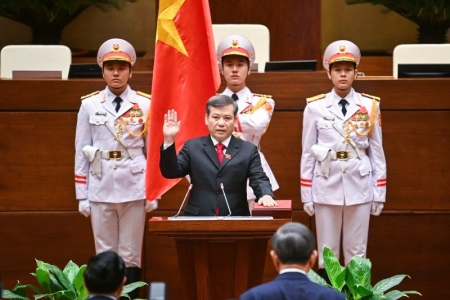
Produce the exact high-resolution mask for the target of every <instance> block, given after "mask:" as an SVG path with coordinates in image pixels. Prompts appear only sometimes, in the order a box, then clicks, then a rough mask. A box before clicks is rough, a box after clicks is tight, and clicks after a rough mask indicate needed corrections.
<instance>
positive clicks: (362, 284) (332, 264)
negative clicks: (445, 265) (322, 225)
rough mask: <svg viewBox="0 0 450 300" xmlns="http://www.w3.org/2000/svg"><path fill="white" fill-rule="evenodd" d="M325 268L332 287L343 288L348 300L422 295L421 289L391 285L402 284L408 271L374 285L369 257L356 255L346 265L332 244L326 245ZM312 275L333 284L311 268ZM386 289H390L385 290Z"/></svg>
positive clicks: (313, 278) (317, 281) (390, 298)
mask: <svg viewBox="0 0 450 300" xmlns="http://www.w3.org/2000/svg"><path fill="white" fill-rule="evenodd" d="M323 259H324V265H325V270H326V272H327V275H328V277H329V279H330V283H331V287H332V288H334V289H335V290H338V291H340V292H342V293H343V294H344V295H345V297H346V299H347V300H357V299H361V300H380V299H386V300H395V299H400V298H402V297H408V294H415V295H420V296H422V295H421V294H420V293H419V292H417V291H402V292H401V291H398V290H392V291H389V292H387V291H388V290H389V289H391V288H393V287H394V286H396V285H398V284H400V282H402V280H403V279H404V278H405V277H409V276H408V275H395V276H392V277H390V278H387V279H383V280H381V281H380V282H378V283H377V284H375V285H374V286H372V285H371V269H372V264H371V262H370V260H369V259H367V258H363V257H359V256H354V257H353V258H352V259H351V261H350V264H349V265H348V266H346V267H343V266H341V265H340V263H339V259H338V258H337V257H336V255H334V253H333V252H332V251H331V250H330V249H329V248H328V247H324V249H323ZM308 277H309V279H310V280H311V281H313V282H316V283H318V284H321V285H325V286H330V285H329V284H328V283H327V282H326V281H325V280H324V279H323V278H322V277H320V276H319V275H318V274H317V273H316V272H314V271H313V270H311V271H309V273H308ZM385 292H386V293H385Z"/></svg>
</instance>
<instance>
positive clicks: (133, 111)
mask: <svg viewBox="0 0 450 300" xmlns="http://www.w3.org/2000/svg"><path fill="white" fill-rule="evenodd" d="M122 117H124V118H130V121H131V122H133V121H134V120H133V118H141V117H142V110H141V108H140V107H139V105H138V104H137V103H135V104H134V105H133V107H132V108H130V109H129V110H128V111H127V112H125V113H124V114H123V115H122Z"/></svg>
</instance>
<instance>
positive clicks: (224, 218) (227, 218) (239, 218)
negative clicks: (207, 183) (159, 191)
mask: <svg viewBox="0 0 450 300" xmlns="http://www.w3.org/2000/svg"><path fill="white" fill-rule="evenodd" d="M272 219H273V218H272V217H271V216H212V217H207V216H205V217H191V216H173V217H168V218H167V220H169V221H215V220H220V221H244V220H248V221H261V220H272Z"/></svg>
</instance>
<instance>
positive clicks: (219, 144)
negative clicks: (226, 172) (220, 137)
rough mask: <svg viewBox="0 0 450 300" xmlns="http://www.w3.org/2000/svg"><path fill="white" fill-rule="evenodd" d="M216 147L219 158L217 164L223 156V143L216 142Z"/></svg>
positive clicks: (220, 162)
mask: <svg viewBox="0 0 450 300" xmlns="http://www.w3.org/2000/svg"><path fill="white" fill-rule="evenodd" d="M216 149H217V159H218V160H219V165H220V164H222V160H223V158H224V156H225V155H224V154H223V149H225V145H224V144H222V143H218V144H217V145H216Z"/></svg>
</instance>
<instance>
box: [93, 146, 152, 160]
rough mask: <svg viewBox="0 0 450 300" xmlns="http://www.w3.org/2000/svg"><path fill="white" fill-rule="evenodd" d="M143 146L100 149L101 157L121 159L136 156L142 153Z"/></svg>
mask: <svg viewBox="0 0 450 300" xmlns="http://www.w3.org/2000/svg"><path fill="white" fill-rule="evenodd" d="M143 154H144V148H132V149H128V150H109V151H108V150H101V151H100V158H101V159H107V160H110V159H116V160H121V159H122V158H130V157H131V158H135V157H136V156H139V155H143Z"/></svg>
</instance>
